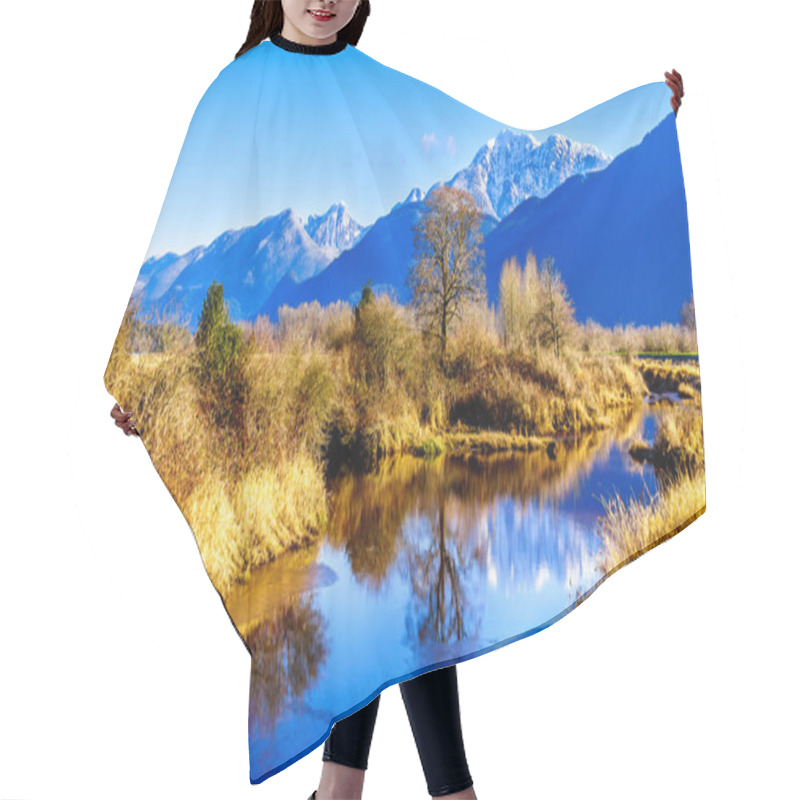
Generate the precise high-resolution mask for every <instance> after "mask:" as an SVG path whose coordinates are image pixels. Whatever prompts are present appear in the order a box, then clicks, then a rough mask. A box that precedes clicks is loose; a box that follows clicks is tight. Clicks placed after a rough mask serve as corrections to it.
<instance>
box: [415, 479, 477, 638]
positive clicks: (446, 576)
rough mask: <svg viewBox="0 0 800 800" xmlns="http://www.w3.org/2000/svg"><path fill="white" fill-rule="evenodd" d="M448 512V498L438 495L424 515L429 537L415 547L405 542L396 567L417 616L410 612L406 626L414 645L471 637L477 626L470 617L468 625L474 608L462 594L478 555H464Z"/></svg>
mask: <svg viewBox="0 0 800 800" xmlns="http://www.w3.org/2000/svg"><path fill="white" fill-rule="evenodd" d="M446 509H447V495H446V493H444V492H441V493H440V494H439V496H438V503H437V506H436V508H435V509H431V510H430V511H428V512H427V513H426V514H425V516H424V519H425V520H426V521H427V522H428V523H429V524H428V525H426V526H425V528H426V533H428V534H429V535H430V538H428V539H427V541H425V542H422V543H420V544H419V545H416V546H415V543H414V542H408V544H407V547H406V551H405V562H404V563H403V564H401V565H400V570H401V572H407V575H406V577H407V579H408V584H409V587H410V589H411V596H412V598H414V599H415V600H416V601H417V602H416V607H417V614H416V617H415V618H414V616H415V615H414V614H413V612H412V610H409V616H408V617H407V620H408V622H407V627H410V628H411V630H409V634H410V635H412V636H413V637H414V638H415V640H416V642H418V643H428V642H436V643H450V642H459V641H461V640H462V639H467V638H472V637H473V636H475V634H476V632H477V631H478V628H479V621H478V620H476V619H475V618H474V617H473V618H472V619H471V620H469V621H468V618H469V617H470V612H471V611H472V609H471V608H470V604H469V597H468V594H467V592H466V590H465V578H466V575H467V573H468V571H469V569H470V567H472V566H473V565H474V561H475V555H476V554H474V553H470V552H468V547H467V544H466V542H465V541H464V540H463V539H461V538H460V537H459V536H458V534H457V533H456V534H455V535H448V531H447V515H446ZM468 628H469V629H468Z"/></svg>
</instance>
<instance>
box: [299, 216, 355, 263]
mask: <svg viewBox="0 0 800 800" xmlns="http://www.w3.org/2000/svg"><path fill="white" fill-rule="evenodd" d="M305 228H306V231H307V233H308V235H309V236H310V237H311V238H312V239H313V240H314V241H315V242H316V243H317V244H318V245H319V247H320V249H321V250H322V252H323V253H325V255H326V256H327V257H328V259H329V261H333V259H334V258H336V257H337V256H338V255H339V254H340V253H342V252H343V251H344V250H349V249H350V248H351V247H352V246H353V245H354V244H355V243H356V242H357V241H358V240H359V239H360V238H361V237H362V236H363V235H364V231H365V228H364V226H363V225H360V224H359V223H358V222H356V221H355V220H354V219H353V218H352V217H351V216H350V211H349V209H348V208H347V206H346V205H345V204H344V203H334V204H333V205H332V206H331V207H330V208H329V209H328V210H327V211H326V212H325V213H324V214H311V215H310V216H309V218H308V220H307V221H306V225H305Z"/></svg>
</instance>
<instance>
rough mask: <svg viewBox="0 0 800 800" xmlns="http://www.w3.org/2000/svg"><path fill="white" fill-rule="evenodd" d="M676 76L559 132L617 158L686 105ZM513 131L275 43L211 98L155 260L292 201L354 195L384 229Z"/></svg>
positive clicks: (352, 67) (252, 56) (319, 203)
mask: <svg viewBox="0 0 800 800" xmlns="http://www.w3.org/2000/svg"><path fill="white" fill-rule="evenodd" d="M670 97H671V91H670V90H669V88H668V87H667V86H666V84H664V83H663V82H655V83H651V84H646V85H644V86H641V87H638V88H635V89H632V90H631V91H629V92H626V93H624V94H622V95H619V96H618V97H616V98H613V99H611V100H609V101H606V102H604V103H601V104H599V105H597V106H595V107H593V108H591V109H589V110H587V111H585V112H583V113H581V114H579V115H578V116H576V117H573V118H572V119H571V120H568V121H566V122H564V123H561V124H559V125H554V126H552V127H550V128H545V129H541V130H536V131H528V132H529V133H532V134H533V135H534V136H535V137H536V138H537V139H539V140H540V141H543V140H544V139H545V138H547V136H548V135H550V134H551V133H555V132H559V133H562V134H564V135H565V136H567V137H569V138H571V139H576V140H578V141H581V142H586V143H591V144H594V145H596V146H597V147H599V148H600V149H601V150H603V151H604V152H605V153H606V154H608V155H610V156H615V155H617V154H618V153H619V152H621V151H622V150H624V149H626V148H627V147H629V146H631V145H634V144H637V143H638V142H639V141H641V139H642V137H643V136H644V134H645V133H647V131H649V130H650V129H652V128H653V127H654V126H655V125H656V124H657V123H658V122H660V121H661V120H662V119H663V118H664V116H665V115H666V114H667V113H672V110H671V107H670V104H669V98H670ZM503 127H509V128H511V129H513V130H518V131H519V130H522V129H520V128H516V127H515V126H510V125H509V126H506V125H505V124H504V123H503V122H501V121H500V120H495V119H492V118H491V117H488V116H486V115H484V114H482V113H480V112H479V111H477V110H475V109H473V108H471V107H470V106H467V105H465V104H464V103H462V102H460V101H459V100H456V99H455V98H453V97H451V96H450V95H448V94H445V93H444V92H443V91H441V90H439V89H437V88H435V87H433V86H431V85H429V84H427V83H424V82H423V81H420V80H418V79H416V78H413V77H411V76H409V75H406V74H405V73H402V72H400V71H397V70H394V69H392V68H390V67H387V66H384V65H382V64H381V63H380V62H378V61H376V60H375V59H373V58H371V57H369V56H367V55H366V54H365V53H363V52H362V51H361V50H358V48H354V47H351V46H349V45H348V47H347V48H346V49H345V50H343V51H341V52H339V53H335V54H331V55H308V54H305V53H295V52H289V51H286V50H283V49H281V48H279V47H277V46H276V45H274V44H273V43H272V42H271V41H269V40H267V41H265V42H262V43H261V44H260V45H258V46H257V47H255V48H254V49H253V50H251V51H249V52H248V53H246V54H245V55H244V56H242V57H240V58H239V59H237V60H235V61H233V62H231V63H230V64H229V65H228V66H226V67H225V68H224V69H223V70H222V71H221V72H220V74H219V76H218V77H217V78H216V79H215V80H214V81H213V83H212V84H211V86H210V87H209V88H208V90H207V91H206V92H205V94H204V96H203V97H202V99H201V100H200V102H199V104H198V106H197V109H196V111H195V113H194V115H193V118H192V120H191V123H190V125H189V130H188V132H187V135H186V138H185V141H184V143H183V146H182V149H181V152H180V155H179V158H178V161H177V164H176V167H175V171H174V174H173V176H172V179H171V182H170V185H169V189H168V192H167V196H166V198H165V201H164V204H163V206H162V209H161V213H160V215H159V219H158V222H157V225H156V228H155V231H154V233H153V237H152V240H151V242H150V247H149V248H148V252H147V257H149V256H151V255H156V256H159V255H162V254H163V253H164V252H166V251H168V250H173V251H175V252H178V253H183V252H186V251H187V250H189V249H191V248H192V247H195V246H197V245H208V244H209V243H210V242H211V241H212V240H213V239H215V238H216V237H217V236H218V235H219V234H220V233H222V232H223V231H225V230H229V229H238V228H241V227H244V226H247V225H252V224H253V223H255V222H258V221H259V220H261V219H263V218H264V217H266V216H271V215H273V214H276V213H278V212H280V211H283V210H284V209H286V208H289V207H290V208H292V209H293V210H294V211H296V212H297V213H298V214H299V215H300V216H302V217H303V219H304V220H305V219H306V218H307V215H308V214H310V213H311V214H321V213H323V212H324V211H326V210H327V209H328V208H329V206H330V205H332V204H333V203H336V202H340V201H341V202H344V203H345V204H346V205H347V206H348V208H349V209H350V213H351V214H352V215H353V217H354V218H355V219H356V220H357V221H358V222H360V223H362V224H364V225H368V224H371V223H372V222H374V220H375V219H376V218H377V217H379V216H381V215H383V214H385V213H386V212H387V211H389V209H391V207H392V206H393V205H394V204H395V203H396V202H398V201H400V200H403V199H404V198H405V197H406V195H407V194H408V193H409V192H410V191H411V190H412V189H413V188H414V187H419V188H420V189H422V190H423V191H424V192H426V191H427V190H428V189H429V188H430V186H431V185H432V184H434V183H436V182H437V181H440V180H442V181H445V180H448V179H449V178H451V177H452V176H453V174H454V173H456V172H457V171H458V170H459V169H462V168H463V167H465V166H467V165H468V164H469V163H470V162H471V161H472V158H473V157H474V155H475V153H476V151H477V150H478V149H479V148H480V147H481V146H482V145H483V144H485V143H486V142H487V141H488V140H489V139H491V138H492V137H493V136H496V135H497V133H498V132H499V131H500V130H501V129H502V128H503Z"/></svg>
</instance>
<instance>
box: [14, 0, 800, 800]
mask: <svg viewBox="0 0 800 800" xmlns="http://www.w3.org/2000/svg"><path fill="white" fill-rule="evenodd" d="M250 7H251V3H250V0H227V2H225V3H219V2H210V1H209V0H171V2H169V3H164V2H156V0H139V1H138V2H136V3H109V2H97V1H94V2H90V1H89V0H78V1H77V2H70V3H63V2H55V1H54V0H52V1H51V2H36V3H25V4H21V3H14V4H6V5H4V6H3V11H2V25H0V28H2V34H0V36H2V50H1V51H0V58H2V82H3V105H2V109H3V113H2V124H1V125H0V136H2V147H1V148H0V153H2V159H3V161H2V185H1V187H0V191H2V204H3V209H2V211H3V213H2V217H1V218H2V221H3V237H2V238H3V241H2V267H3V276H2V284H1V285H0V286H1V288H0V296H1V297H2V313H0V325H2V342H3V351H2V353H3V371H2V375H3V390H2V394H1V395H0V397H1V399H0V402H2V417H0V419H1V420H2V425H3V428H2V454H3V459H2V463H3V466H4V467H5V473H4V478H3V481H2V484H0V485H2V491H3V512H4V513H3V532H2V538H0V798H4V799H5V800H9V799H10V798H14V799H18V798H59V800H69V799H71V798H81V800H88V799H89V798H104V800H105V798H109V797H113V798H142V797H147V798H161V797H192V798H197V799H198V800H200V799H201V798H222V797H224V798H226V800H234V798H245V797H247V798H252V797H270V798H279V799H280V800H284V798H285V799H286V800H291V799H292V798H295V799H297V800H305V798H307V797H308V795H309V794H310V793H311V791H312V789H314V788H315V787H316V786H317V781H318V778H319V773H320V769H321V755H322V746H320V748H319V749H318V750H316V751H314V752H312V753H311V754H309V755H308V756H307V757H305V758H304V759H302V760H301V761H299V762H297V763H296V764H294V765H292V766H291V767H289V768H288V769H286V770H284V771H283V772H281V773H280V774H278V775H276V776H274V777H272V778H270V779H268V780H267V781H266V782H265V783H262V784H260V785H258V786H251V785H250V782H249V765H248V741H247V712H248V692H249V677H250V672H249V669H250V659H249V656H248V654H247V652H246V650H245V648H244V647H243V646H242V643H241V641H240V640H239V638H238V636H237V635H236V632H235V631H234V629H233V627H232V626H231V623H230V621H229V619H228V617H227V615H226V613H225V611H224V608H223V606H222V604H221V602H220V599H219V596H218V594H217V592H216V591H215V590H214V588H213V586H212V584H211V583H210V581H209V579H208V577H207V575H206V573H205V571H204V568H203V565H202V562H201V559H200V555H199V552H198V549H197V546H196V544H195V541H194V538H193V536H192V533H191V531H190V529H189V528H188V527H187V525H186V523H185V520H184V518H183V516H182V514H181V512H180V510H179V509H178V507H177V506H176V505H175V503H174V502H173V500H172V499H171V497H170V495H169V493H168V491H167V490H166V488H165V486H164V485H163V483H162V481H161V480H160V478H159V477H158V475H157V473H156V472H155V470H154V469H153V467H152V463H151V462H150V460H149V458H148V455H147V453H146V451H145V449H144V447H143V446H142V444H141V442H139V441H138V440H136V439H135V438H133V437H130V438H129V437H126V436H124V434H123V433H122V432H121V431H119V430H118V429H117V428H116V427H115V426H114V424H113V421H112V420H111V418H110V416H109V410H110V408H111V406H112V404H113V400H112V398H111V397H110V396H109V395H108V393H107V392H106V390H105V388H104V386H103V372H104V369H105V366H106V363H107V360H108V356H109V353H110V349H111V345H112V343H113V340H114V337H115V335H116V333H117V329H118V326H119V323H120V320H121V318H122V313H123V311H124V307H125V304H126V302H127V300H128V297H129V294H130V291H131V288H132V285H133V281H134V279H135V277H136V274H137V273H138V270H139V266H140V264H141V260H142V256H143V254H144V252H145V250H146V248H147V245H148V242H149V240H150V236H151V234H152V231H153V228H154V226H155V223H156V219H157V216H158V213H159V211H160V208H161V203H162V201H163V199H164V196H165V193H166V190H167V185H168V183H169V179H170V177H171V174H172V170H173V168H174V166H175V161H176V159H177V156H178V152H179V150H180V146H181V144H182V142H183V137H184V135H185V133H186V129H187V127H188V124H189V120H190V118H191V115H192V112H193V111H194V108H195V106H196V104H197V102H198V100H199V99H200V97H201V95H202V93H203V92H204V91H205V89H206V88H207V86H208V85H209V83H210V82H211V81H212V80H213V79H214V78H215V77H216V75H217V74H218V73H219V71H220V69H222V67H223V66H225V65H226V64H228V63H229V62H230V61H231V60H232V59H233V56H234V54H235V52H236V50H237V49H238V47H239V46H240V44H241V43H242V41H243V40H244V37H245V34H246V31H247V27H248V22H249V12H250ZM781 9H787V13H788V9H789V4H785V5H784V4H781V3H777V2H761V3H758V4H757V5H753V4H746V5H745V4H741V8H739V7H738V6H737V4H736V3H729V2H728V3H717V2H703V3H700V2H697V0H692V1H691V2H684V1H683V0H671V2H669V3H661V4H655V3H642V2H640V1H639V2H621V1H620V0H608V2H605V3H595V2H584V0H572V2H570V3H554V2H521V0H493V1H492V2H491V3H490V2H488V0H486V1H485V2H477V1H476V0H459V1H458V2H457V3H451V2H435V3H434V2H430V0H374V2H373V12H372V16H371V18H370V20H369V21H368V23H367V27H366V30H365V33H364V36H363V37H362V39H361V42H360V43H359V47H361V49H362V50H364V51H365V52H366V53H368V54H369V55H370V56H372V57H373V58H376V59H377V60H379V61H381V62H382V63H384V64H387V65H389V66H392V67H394V68H396V69H400V70H402V71H404V72H406V73H408V74H411V75H414V76H415V77H419V78H421V79H423V80H425V81H427V82H428V83H431V84H433V85H435V86H438V87H439V88H441V89H443V90H444V91H446V92H448V93H450V94H452V95H454V96H455V97H457V98H458V99H460V100H462V101H463V102H466V103H468V104H469V105H471V106H472V107H474V108H476V109H478V110H480V111H483V112H484V113H487V114H489V115H491V116H493V117H495V118H497V119H500V120H502V121H503V122H507V123H508V124H511V125H516V126H521V127H526V128H529V129H540V128H545V127H547V126H550V125H553V124H555V123H559V122H563V121H565V120H567V119H569V118H570V117H572V116H575V115H576V114H579V113H581V112H583V111H585V110H587V109H589V108H591V107H593V106H595V105H597V104H598V103H601V102H604V101H606V100H608V99H610V98H612V97H615V96H616V95H618V94H620V93H622V92H624V91H627V90H628V89H631V88H634V87H636V86H640V85H642V84H644V83H649V82H651V81H654V80H661V79H663V77H664V75H663V73H664V71H665V70H667V69H671V68H672V67H675V68H676V69H678V71H679V72H681V73H682V75H683V77H684V80H685V90H686V95H685V97H684V100H683V106H682V107H681V110H680V112H679V115H678V120H677V122H678V132H679V140H680V147H681V153H682V159H683V168H684V176H685V182H686V193H687V202H688V208H689V221H690V236H691V252H692V259H693V275H694V287H695V300H696V306H697V317H698V328H699V339H700V358H701V367H702V374H703V405H704V416H705V433H706V447H707V500H708V510H707V512H706V514H705V515H704V516H703V517H701V518H700V519H699V520H698V521H696V522H695V523H693V524H692V525H691V526H690V527H689V528H688V529H686V530H685V531H683V532H682V533H680V534H679V535H678V536H676V537H675V538H674V539H671V540H670V541H668V542H666V543H665V544H663V545H661V546H660V547H658V548H657V549H655V550H653V551H651V552H649V553H647V554H645V555H644V556H643V557H642V558H640V559H638V560H637V561H635V562H633V563H632V564H630V565H628V566H626V567H625V568H623V569H622V570H620V571H619V572H617V573H616V574H615V575H613V576H611V578H610V579H609V580H608V581H606V582H605V583H604V584H602V585H601V586H600V587H599V589H598V590H597V591H596V592H595V593H594V594H593V595H592V596H591V597H590V598H589V599H588V600H587V602H586V603H584V604H583V605H581V606H580V607H579V608H578V609H576V610H575V611H574V612H572V613H571V614H569V615H568V616H567V617H565V618H564V619H562V620H561V621H559V622H558V623H557V624H555V625H554V626H552V627H551V628H549V629H547V630H545V631H543V632H541V633H539V634H536V635H535V636H531V637H528V638H526V639H523V640H521V641H519V642H516V643H514V644H512V645H510V646H507V647H504V648H501V649H500V650H498V651H495V652H493V653H491V654H487V655H484V656H482V657H480V658H477V659H473V660H471V661H467V662H464V663H462V664H459V666H458V678H459V686H460V696H461V708H462V721H463V728H464V737H465V741H466V746H467V754H468V759H469V764H470V768H471V770H472V774H473V777H474V780H475V789H476V791H477V794H478V797H479V798H481V800H495V799H496V798H503V799H505V798H512V797H520V798H522V797H541V798H545V797H546V798H565V799H567V800H569V799H570V798H584V797H593V798H611V797H613V798H616V799H617V800H626V799H627V798H630V799H631V800H633V799H635V800H640V798H648V800H657V799H658V798H674V797H681V798H708V797H725V798H754V797H765V798H782V797H790V796H791V797H796V796H797V794H796V792H797V786H798V776H797V771H796V768H795V767H792V766H791V761H792V759H793V757H794V756H796V755H797V750H798V736H797V714H798V702H797V700H798V697H797V689H796V674H797V670H798V659H797V655H796V650H795V646H796V644H797V638H798V637H797V632H798V625H797V618H796V611H797V601H796V589H795V584H796V574H797V566H798V546H797V538H798V530H799V528H800V526H798V524H797V506H796V505H795V502H796V500H797V495H798V492H797V489H796V487H795V485H794V484H795V480H794V479H795V478H796V476H797V464H796V455H797V451H798V440H797V439H798V437H797V432H796V421H795V419H794V411H795V409H794V406H795V403H796V400H797V391H796V384H794V383H792V381H793V379H794V378H795V374H796V369H795V368H794V367H792V366H791V365H792V363H794V361H795V359H796V357H797V354H796V351H797V340H796V331H797V320H796V315H797V308H798V297H797V288H798V286H797V278H796V272H797V267H798V254H797V245H796V241H795V239H796V234H797V229H798V220H797V211H798V208H797V200H796V197H797V185H798V174H797V173H798V168H797V162H798V156H797V152H798V146H797V139H796V135H797V127H796V123H797V117H798V114H797V98H796V94H795V92H794V91H792V89H793V88H794V87H793V85H792V84H795V83H796V76H795V72H794V68H793V66H792V71H791V72H790V65H789V60H788V48H789V44H790V34H791V32H792V30H793V29H792V28H791V26H790V24H789V18H788V17H784V16H783V12H782V11H781ZM790 240H791V241H790ZM425 797H427V792H426V789H425V782H424V778H423V773H422V769H421V766H420V763H419V760H418V756H417V753H416V749H415V745H414V742H413V738H412V734H411V729H410V727H409V725H408V720H407V718H406V716H405V709H404V707H403V705H402V700H401V697H400V692H399V688H398V687H397V686H396V685H394V686H392V687H390V688H388V689H387V690H385V691H384V692H383V695H382V700H381V706H380V712H379V715H378V721H377V726H376V729H375V737H374V741H373V748H372V753H371V756H370V766H369V770H368V772H367V776H366V784H365V791H364V798H366V800H369V799H370V798H374V799H375V800H377V798H387V799H388V800H394V798H425Z"/></svg>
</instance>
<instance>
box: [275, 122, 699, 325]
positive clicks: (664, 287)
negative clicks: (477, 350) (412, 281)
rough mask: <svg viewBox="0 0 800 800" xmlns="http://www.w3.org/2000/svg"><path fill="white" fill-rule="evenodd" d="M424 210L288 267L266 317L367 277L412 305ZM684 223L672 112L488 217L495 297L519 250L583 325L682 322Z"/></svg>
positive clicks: (380, 223) (491, 294)
mask: <svg viewBox="0 0 800 800" xmlns="http://www.w3.org/2000/svg"><path fill="white" fill-rule="evenodd" d="M423 209H424V203H422V202H411V203H407V204H405V205H402V206H400V207H395V209H394V210H393V211H392V212H390V213H389V214H387V215H386V216H384V217H381V218H380V219H379V220H377V221H376V222H375V223H374V224H373V226H372V228H371V229H370V230H369V231H368V232H367V233H366V235H365V236H364V237H363V239H362V240H361V241H360V242H359V243H358V244H357V245H356V246H355V247H353V248H352V249H351V250H348V251H346V252H344V253H342V254H341V255H340V256H339V257H338V258H337V259H335V260H334V261H333V262H331V264H330V265H329V266H328V267H326V268H325V269H324V270H323V271H322V272H320V273H319V274H318V275H315V276H314V277H312V278H309V279H308V280H305V281H302V282H299V281H296V280H295V279H294V278H292V276H291V275H289V274H288V273H287V274H286V275H285V276H284V278H283V279H282V280H281V281H280V283H279V284H278V285H277V286H276V288H275V291H274V292H273V293H272V295H271V296H270V297H269V299H268V300H267V302H266V303H265V304H264V305H263V306H262V308H261V309H260V312H259V313H261V314H264V315H266V316H268V317H269V318H270V319H271V320H273V321H275V320H276V319H277V311H278V308H279V307H280V306H281V305H284V304H286V305H289V306H293V307H296V306H298V305H300V304H301V303H304V302H311V301H313V300H317V301H318V302H319V303H320V304H321V305H323V306H324V305H326V304H328V303H331V302H333V301H336V300H347V301H349V302H351V303H352V302H356V301H357V299H358V297H359V296H360V293H361V287H362V286H363V284H364V283H366V281H367V280H368V279H370V278H371V279H372V283H373V285H387V284H388V285H390V286H392V287H393V289H394V292H393V295H394V296H395V297H396V299H397V300H398V301H399V302H403V303H406V302H408V301H409V299H410V292H409V290H408V289H407V287H406V286H405V279H406V275H407V274H408V269H409V266H410V265H411V264H412V263H413V258H414V253H413V250H414V247H413V231H412V226H413V225H414V223H416V221H417V220H418V219H419V218H420V216H421V215H422V213H423ZM687 227H688V220H687V217H686V207H685V195H684V190H683V183H682V172H681V166H680V156H679V149H678V140H677V133H676V130H675V120H674V114H672V112H670V114H669V116H667V117H665V118H664V119H663V120H662V121H661V122H660V123H659V124H658V125H657V126H656V127H655V128H653V129H652V130H651V131H649V132H648V133H647V134H646V135H645V136H644V137H643V139H642V141H641V142H640V143H639V144H638V145H634V146H633V147H630V148H628V149H627V150H625V151H623V152H622V153H620V154H619V155H618V156H617V157H616V158H615V159H614V160H613V161H612V162H611V164H609V165H608V166H607V167H606V168H604V169H602V170H599V171H595V172H589V173H586V174H578V175H573V176H572V177H570V178H567V179H566V180H565V181H564V182H563V183H562V184H561V185H560V186H558V187H557V188H556V189H554V190H553V191H552V192H551V193H550V194H549V195H548V196H547V197H544V198H538V197H531V198H529V199H528V200H525V201H523V202H522V203H520V204H519V205H518V206H517V207H516V208H515V210H514V211H512V212H511V213H510V214H509V215H508V216H507V217H506V218H505V219H503V220H502V221H501V222H499V223H497V222H496V221H494V220H493V219H491V218H489V217H484V222H483V226H482V232H483V233H484V242H483V247H484V251H485V261H486V286H487V293H488V299H489V302H490V303H496V302H497V294H498V286H499V279H500V271H501V269H502V265H503V263H504V261H505V260H506V259H508V258H510V257H511V256H516V257H517V259H518V261H519V263H520V265H521V266H524V263H525V257H526V254H527V252H528V251H532V252H533V253H534V254H535V255H536V257H537V261H538V263H539V264H540V265H541V262H542V259H543V258H544V257H545V256H548V255H550V256H553V258H554V259H555V266H556V268H557V269H558V270H559V271H560V273H561V275H562V277H563V279H564V282H565V283H566V286H567V289H568V291H569V293H570V296H571V297H572V299H573V301H574V304H575V312H576V317H577V318H578V319H579V320H581V321H586V320H587V319H592V320H594V321H595V322H598V323H600V324H602V325H606V326H613V325H615V324H618V323H620V324H626V323H635V324H644V325H658V324H660V323H661V322H677V321H678V320H679V315H680V309H681V306H682V305H683V303H684V302H685V301H686V300H688V299H689V297H690V295H691V290H692V289H691V267H690V257H689V256H690V254H689V247H688V235H687Z"/></svg>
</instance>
